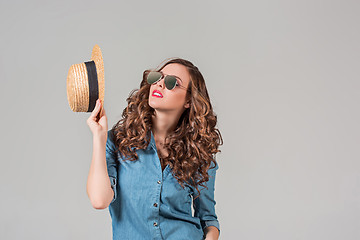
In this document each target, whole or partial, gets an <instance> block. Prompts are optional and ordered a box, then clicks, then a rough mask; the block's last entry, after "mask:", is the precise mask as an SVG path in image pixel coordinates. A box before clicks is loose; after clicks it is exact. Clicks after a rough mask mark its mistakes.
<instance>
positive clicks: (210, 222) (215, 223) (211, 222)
mask: <svg viewBox="0 0 360 240" xmlns="http://www.w3.org/2000/svg"><path fill="white" fill-rule="evenodd" d="M201 226H202V229H203V230H205V228H207V227H209V226H214V227H216V228H217V229H218V230H219V236H220V224H219V221H218V220H205V221H201Z"/></svg>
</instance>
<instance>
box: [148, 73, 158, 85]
mask: <svg viewBox="0 0 360 240" xmlns="http://www.w3.org/2000/svg"><path fill="white" fill-rule="evenodd" d="M160 79H161V73H159V72H150V73H149V74H148V76H147V82H148V83H150V84H153V83H155V82H157V81H159V80H160Z"/></svg>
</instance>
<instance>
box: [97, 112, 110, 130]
mask: <svg viewBox="0 0 360 240" xmlns="http://www.w3.org/2000/svg"><path fill="white" fill-rule="evenodd" d="M107 122H108V121H107V117H106V115H103V116H102V117H101V118H100V119H99V124H100V125H101V126H102V127H104V128H105V129H106V130H107V129H108V124H107Z"/></svg>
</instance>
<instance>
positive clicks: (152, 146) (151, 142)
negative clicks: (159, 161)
mask: <svg viewBox="0 0 360 240" xmlns="http://www.w3.org/2000/svg"><path fill="white" fill-rule="evenodd" d="M150 133H151V137H150V143H149V145H148V146H147V148H146V150H150V149H151V148H153V149H154V150H155V151H156V144H155V138H154V134H153V132H152V130H150Z"/></svg>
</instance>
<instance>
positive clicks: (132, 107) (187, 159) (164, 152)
mask: <svg viewBox="0 0 360 240" xmlns="http://www.w3.org/2000/svg"><path fill="white" fill-rule="evenodd" d="M127 102H128V106H127V107H126V108H125V109H124V111H123V113H122V119H121V120H119V121H118V122H117V123H116V124H115V125H114V126H113V127H112V128H111V129H110V130H108V131H107V139H106V149H105V150H106V151H105V152H106V173H107V176H108V179H109V180H110V181H109V182H110V184H108V185H106V186H104V188H107V189H111V190H112V193H113V194H111V199H109V194H108V192H106V194H104V197H103V199H104V200H103V201H102V202H103V203H102V204H100V205H101V207H100V208H105V207H108V206H109V211H110V215H111V218H112V226H113V237H114V239H149V236H151V238H152V239H183V238H186V239H199V240H200V239H203V238H204V237H208V239H210V238H211V239H217V238H218V236H219V234H220V225H219V221H218V219H217V215H216V213H215V204H216V201H215V198H214V192H215V175H216V171H217V169H218V168H219V166H218V164H217V161H216V160H215V155H216V153H218V152H220V150H219V149H218V147H219V146H220V145H221V144H223V142H222V137H221V134H220V131H219V130H218V129H217V128H216V123H217V117H216V115H215V113H214V112H213V109H212V105H211V102H210V98H209V95H208V92H207V89H206V85H205V81H204V78H203V76H202V74H201V73H200V71H199V69H198V68H197V67H196V66H194V65H193V64H192V63H191V62H190V61H187V60H185V59H181V58H176V59H170V60H168V61H166V62H165V63H164V64H163V65H160V66H159V67H157V68H156V69H149V70H145V71H144V73H143V79H142V81H141V83H140V89H138V90H134V91H133V92H131V93H130V96H129V97H128V98H127ZM94 114H95V113H94ZM100 121H101V119H100ZM100 199H101V197H100ZM192 204H193V206H194V213H192V209H191V205H192Z"/></svg>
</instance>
